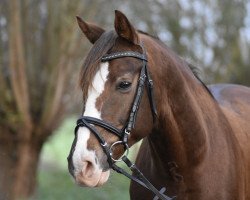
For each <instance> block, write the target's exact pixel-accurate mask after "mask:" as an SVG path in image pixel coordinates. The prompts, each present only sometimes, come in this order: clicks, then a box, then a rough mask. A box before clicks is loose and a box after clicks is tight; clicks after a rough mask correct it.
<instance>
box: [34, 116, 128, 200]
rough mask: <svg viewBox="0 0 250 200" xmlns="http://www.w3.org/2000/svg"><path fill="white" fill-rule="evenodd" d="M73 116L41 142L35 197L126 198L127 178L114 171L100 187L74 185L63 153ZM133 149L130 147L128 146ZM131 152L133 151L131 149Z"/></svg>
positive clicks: (71, 132) (69, 199)
mask: <svg viewBox="0 0 250 200" xmlns="http://www.w3.org/2000/svg"><path fill="white" fill-rule="evenodd" d="M75 120H76V119H75V118H74V117H71V118H68V119H66V120H65V121H64V123H63V124H62V126H61V127H59V128H58V130H57V131H56V133H55V134H54V135H53V136H52V137H51V138H50V140H49V141H48V142H47V143H46V144H45V145H44V147H43V151H42V155H41V162H40V167H39V172H38V188H37V193H36V197H35V199H36V200H57V199H60V200H88V199H89V200H92V199H93V200H99V199H101V200H106V199H109V200H110V199H111V200H112V199H119V200H127V199H129V180H128V179H127V178H126V177H124V176H122V175H120V174H117V173H115V172H112V173H111V178H110V179H109V181H108V183H107V184H105V185H104V186H102V187H100V188H82V187H79V186H77V185H76V184H75V183H74V181H73V179H72V178H71V176H70V175H69V173H68V169H67V160H66V158H67V156H68V153H69V150H70V147H71V144H72V142H73V137H74V125H75ZM132 152H133V150H132ZM132 154H133V153H132Z"/></svg>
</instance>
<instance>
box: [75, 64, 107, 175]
mask: <svg viewBox="0 0 250 200" xmlns="http://www.w3.org/2000/svg"><path fill="white" fill-rule="evenodd" d="M108 67H109V64H108V62H105V63H102V64H101V66H100V70H99V71H98V72H97V73H96V75H95V77H94V79H93V82H92V85H91V86H90V88H89V90H88V98H87V101H86V105H85V112H84V114H83V115H84V116H90V117H95V118H98V119H101V112H99V111H98V110H97V108H96V105H95V104H96V100H97V99H98V97H99V96H100V95H101V94H102V93H103V91H104V86H105V83H106V81H107V77H108V74H109V71H108ZM90 134H91V133H90V131H89V129H87V128H85V127H80V128H79V129H78V131H77V142H76V146H75V151H74V153H73V165H74V168H75V173H79V172H80V171H81V169H82V163H83V161H86V159H88V160H87V161H90V162H92V164H94V165H95V164H96V163H95V157H96V156H95V152H94V151H90V150H88V149H87V143H88V139H89V137H90ZM96 167H97V166H96ZM98 167H99V166H98Z"/></svg>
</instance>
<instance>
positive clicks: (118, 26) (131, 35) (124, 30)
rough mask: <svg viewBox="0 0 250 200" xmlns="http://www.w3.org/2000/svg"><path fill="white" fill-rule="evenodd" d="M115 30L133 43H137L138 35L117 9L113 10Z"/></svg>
mask: <svg viewBox="0 0 250 200" xmlns="http://www.w3.org/2000/svg"><path fill="white" fill-rule="evenodd" d="M114 25H115V31H116V33H117V34H118V36H120V37H122V38H124V39H126V40H128V41H129V42H132V43H133V44H139V37H138V34H137V32H136V30H135V28H134V27H133V26H132V24H131V23H130V22H129V20H128V18H127V17H126V16H125V15H124V14H123V13H122V12H120V11H119V10H115V24H114Z"/></svg>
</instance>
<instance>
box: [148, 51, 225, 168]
mask: <svg viewBox="0 0 250 200" xmlns="http://www.w3.org/2000/svg"><path fill="white" fill-rule="evenodd" d="M159 49H160V48H159V47H158V50H159ZM155 52H156V51H155ZM162 55H164V56H162ZM159 56H160V57H159ZM151 62H154V63H153V65H154V66H157V70H155V71H154V72H152V74H155V75H156V74H157V76H158V78H156V77H154V80H155V88H156V92H155V93H156V95H155V96H156V98H157V99H156V101H157V105H158V117H159V118H158V124H156V126H155V129H154V131H153V133H152V134H151V135H150V136H149V137H148V141H149V144H150V147H151V150H152V152H153V153H154V154H155V155H157V156H155V158H156V159H157V158H158V157H159V160H161V162H162V163H165V164H166V163H168V162H170V161H175V162H176V163H178V165H183V167H185V166H186V165H189V166H190V165H192V166H194V165H197V164H199V163H200V162H201V161H202V160H203V158H204V157H205V156H206V153H207V149H208V148H209V145H210V141H211V137H213V135H212V134H211V133H213V131H214V132H216V129H217V128H219V127H217V125H215V123H212V121H213V120H216V119H218V120H219V117H220V115H221V113H220V112H218V110H219V109H218V105H217V104H216V103H215V101H214V99H213V98H212V96H211V95H210V94H209V92H208V91H207V90H206V88H205V87H204V85H203V84H202V83H201V82H200V81H199V80H198V79H197V78H196V77H195V76H194V74H193V73H192V71H191V70H190V68H189V67H188V66H187V64H185V62H184V61H183V60H181V59H180V58H178V57H177V56H175V55H174V53H171V52H170V51H169V50H162V51H161V52H160V53H159V54H158V58H157V55H156V58H155V59H152V60H151ZM151 64H152V63H151Z"/></svg>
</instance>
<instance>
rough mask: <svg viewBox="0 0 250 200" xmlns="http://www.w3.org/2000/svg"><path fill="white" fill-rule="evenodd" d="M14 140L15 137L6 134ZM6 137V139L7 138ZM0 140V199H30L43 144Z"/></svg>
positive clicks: (8, 139) (7, 139)
mask: <svg viewBox="0 0 250 200" xmlns="http://www.w3.org/2000/svg"><path fill="white" fill-rule="evenodd" d="M8 135H9V136H12V137H13V138H15V135H13V134H11V133H10V134H8ZM9 136H8V137H9ZM13 138H7V137H6V138H1V139H0V162H1V164H0V199H1V200H14V199H27V198H28V197H31V196H32V195H33V194H34V192H35V188H36V173H37V165H38V161H39V155H40V152H41V147H42V143H43V142H37V141H35V140H30V141H20V140H19V141H18V140H15V139H13Z"/></svg>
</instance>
